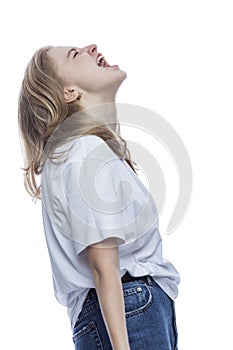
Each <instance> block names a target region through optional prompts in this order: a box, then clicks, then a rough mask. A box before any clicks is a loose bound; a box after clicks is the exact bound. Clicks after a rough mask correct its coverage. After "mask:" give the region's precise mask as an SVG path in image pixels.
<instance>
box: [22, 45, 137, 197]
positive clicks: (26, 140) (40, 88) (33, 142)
mask: <svg viewBox="0 0 233 350" xmlns="http://www.w3.org/2000/svg"><path fill="white" fill-rule="evenodd" d="M51 48H52V46H47V47H43V48H41V49H39V50H38V51H36V52H35V54H34V55H33V56H32V58H31V60H30V62H29V63H28V65H27V67H26V70H25V74H24V78H23V81H22V86H21V89H20V93H19V102H18V122H19V134H20V139H21V146H22V152H23V155H24V167H23V168H22V170H23V171H24V174H23V175H24V186H25V188H26V190H27V192H28V193H29V194H30V195H31V196H32V197H33V199H34V200H36V199H41V190H40V187H41V185H40V184H37V181H36V176H37V175H40V174H41V173H42V171H43V166H44V163H45V161H46V158H50V159H51V160H52V159H53V152H54V150H55V148H56V147H59V146H60V145H62V144H65V143H66V142H67V141H70V140H71V139H74V138H77V137H80V136H83V135H96V136H99V137H101V138H102V139H103V140H104V141H105V142H106V143H107V144H108V146H109V147H110V148H111V149H112V151H113V152H114V153H115V154H116V155H117V156H118V157H120V158H123V159H125V160H126V162H127V163H128V164H129V166H130V167H131V168H132V169H133V171H134V172H135V173H136V168H135V166H134V165H136V163H135V162H134V161H132V160H131V155H130V151H129V149H128V148H127V142H126V141H125V140H124V139H123V138H122V137H121V135H120V124H119V122H118V121H116V128H115V130H116V131H114V130H113V129H112V128H110V127H109V125H108V124H107V123H104V122H103V120H93V118H91V117H88V113H87V112H85V110H84V112H82V113H81V114H80V111H82V106H81V104H80V103H79V102H77V101H75V102H72V103H69V104H67V103H65V101H64V90H63V82H62V80H61V79H60V78H59V76H58V74H57V73H56V69H55V67H54V64H53V62H52V60H51V59H50V58H49V56H48V54H47V52H48V50H49V49H51ZM75 114H76V115H77V118H71V116H74V115H75ZM65 120H66V122H65V123H67V121H68V125H69V127H67V128H66V127H63V128H62V129H61V130H60V132H59V133H58V132H57V130H59V127H61V125H62V123H63V122H64V121H65ZM63 124H64V123H63ZM54 135H56V137H54ZM48 141H49V142H48ZM45 149H46V152H45Z"/></svg>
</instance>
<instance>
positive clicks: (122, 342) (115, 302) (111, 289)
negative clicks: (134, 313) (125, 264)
mask: <svg viewBox="0 0 233 350" xmlns="http://www.w3.org/2000/svg"><path fill="white" fill-rule="evenodd" d="M112 243H113V240H112V239H106V240H105V241H103V242H101V243H99V244H95V245H93V246H91V247H88V248H87V253H88V259H89V264H90V267H91V270H92V273H93V277H94V282H95V287H96V292H97V295H98V299H99V303H100V307H101V311H102V315H103V318H104V321H105V325H106V328H107V331H108V334H109V338H110V340H111V343H112V347H113V349H114V350H130V347H129V342H128V335H127V329H126V321H125V305H124V296H123V290H122V284H121V279H120V274H119V258H118V247H117V244H115V247H113V246H114V245H113V244H112Z"/></svg>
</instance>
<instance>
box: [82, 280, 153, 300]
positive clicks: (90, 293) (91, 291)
mask: <svg viewBox="0 0 233 350" xmlns="http://www.w3.org/2000/svg"><path fill="white" fill-rule="evenodd" d="M124 276H125V275H124ZM124 276H123V277H124ZM130 277H132V276H130ZM121 281H122V284H123V285H125V284H130V283H131V284H132V283H135V282H141V283H146V284H147V285H148V286H152V285H154V284H155V281H154V279H153V278H152V277H151V276H149V275H148V276H141V277H132V280H131V279H128V278H126V279H124V278H122V279H121ZM94 296H96V290H95V288H91V289H90V290H89V292H88V295H87V298H88V299H89V298H92V297H94Z"/></svg>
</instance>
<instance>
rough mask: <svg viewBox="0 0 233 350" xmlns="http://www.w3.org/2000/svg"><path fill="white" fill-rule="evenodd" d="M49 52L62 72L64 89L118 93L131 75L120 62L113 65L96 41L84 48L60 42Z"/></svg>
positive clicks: (93, 92) (108, 93) (60, 72)
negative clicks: (123, 69)
mask: <svg viewBox="0 0 233 350" xmlns="http://www.w3.org/2000/svg"><path fill="white" fill-rule="evenodd" d="M48 55H49V56H50V57H51V58H52V60H53V61H54V62H55V65H56V69H57V73H58V75H59V76H60V77H61V78H62V80H63V82H64V89H66V90H69V89H70V91H73V90H74V89H75V90H79V91H80V90H81V92H82V93H83V94H86V95H91V94H95V95H98V94H101V95H106V96H107V95H109V96H110V95H112V96H114V94H116V92H117V90H118V88H119V86H120V85H121V83H122V82H123V80H124V79H125V78H126V77H127V75H126V73H125V72H124V71H122V70H120V68H119V67H118V66H117V65H113V66H111V65H110V64H109V63H108V62H107V61H106V60H105V58H104V56H103V55H102V54H101V53H99V52H98V51H97V46H96V45H89V46H85V47H83V48H78V47H66V46H58V47H53V48H52V49H50V50H49V52H48Z"/></svg>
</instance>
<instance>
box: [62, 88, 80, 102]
mask: <svg viewBox="0 0 233 350" xmlns="http://www.w3.org/2000/svg"><path fill="white" fill-rule="evenodd" d="M79 96H80V92H78V89H77V88H76V87H74V86H72V87H65V88H64V100H65V102H66V103H71V102H74V101H75V100H77V99H78V97H79Z"/></svg>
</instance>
